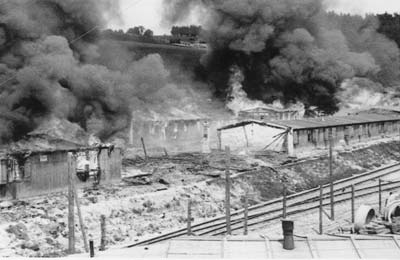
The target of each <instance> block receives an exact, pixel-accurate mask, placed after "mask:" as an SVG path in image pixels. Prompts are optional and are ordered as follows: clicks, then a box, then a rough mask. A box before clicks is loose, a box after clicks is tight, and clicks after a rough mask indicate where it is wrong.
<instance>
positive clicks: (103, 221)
mask: <svg viewBox="0 0 400 260" xmlns="http://www.w3.org/2000/svg"><path fill="white" fill-rule="evenodd" d="M100 229H101V240H100V249H99V250H100V251H105V250H106V216H104V215H101V217H100Z"/></svg>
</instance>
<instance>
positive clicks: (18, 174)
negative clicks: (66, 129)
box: [0, 146, 122, 199]
mask: <svg viewBox="0 0 400 260" xmlns="http://www.w3.org/2000/svg"><path fill="white" fill-rule="evenodd" d="M121 161H122V158H121V150H120V149H118V148H115V147H113V146H99V147H91V148H80V149H73V150H49V151H20V152H13V153H10V154H7V155H4V156H3V157H2V159H1V160H0V165H1V166H0V199H22V198H29V197H32V196H40V195H48V194H51V193H55V192H61V191H65V189H66V188H67V187H68V176H69V174H71V172H72V175H73V176H74V179H75V180H74V181H75V184H76V186H77V187H90V186H92V185H93V184H109V183H113V182H116V181H120V179H121ZM82 162H84V163H85V164H84V165H82ZM82 168H83V169H82Z"/></svg>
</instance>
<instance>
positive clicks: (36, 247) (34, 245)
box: [21, 241, 40, 251]
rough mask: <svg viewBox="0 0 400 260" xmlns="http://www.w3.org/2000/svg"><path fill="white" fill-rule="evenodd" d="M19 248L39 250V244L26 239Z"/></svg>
mask: <svg viewBox="0 0 400 260" xmlns="http://www.w3.org/2000/svg"><path fill="white" fill-rule="evenodd" d="M21 248H22V249H30V250H33V251H39V250H40V247H39V245H38V244H37V243H35V242H33V241H27V242H25V243H23V244H22V245H21Z"/></svg>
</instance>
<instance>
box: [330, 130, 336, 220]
mask: <svg viewBox="0 0 400 260" xmlns="http://www.w3.org/2000/svg"><path fill="white" fill-rule="evenodd" d="M329 181H330V197H331V220H335V207H334V205H335V198H334V194H333V136H332V128H330V129H329Z"/></svg>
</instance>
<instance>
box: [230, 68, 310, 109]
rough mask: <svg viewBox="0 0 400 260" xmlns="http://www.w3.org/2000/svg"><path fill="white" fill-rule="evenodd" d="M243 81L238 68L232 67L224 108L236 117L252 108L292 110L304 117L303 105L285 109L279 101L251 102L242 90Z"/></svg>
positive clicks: (299, 104)
mask: <svg viewBox="0 0 400 260" xmlns="http://www.w3.org/2000/svg"><path fill="white" fill-rule="evenodd" d="M243 80H244V75H243V72H242V71H241V70H240V68H239V67H238V66H232V68H231V77H230V80H229V85H230V93H229V94H228V98H227V99H228V103H227V104H226V107H227V108H228V109H229V110H230V111H232V112H233V113H234V114H235V116H238V115H239V113H240V112H241V111H244V110H251V109H254V108H274V109H293V110H298V111H300V114H301V115H304V112H305V108H304V104H302V103H300V102H297V103H296V104H291V105H290V106H289V107H287V106H286V107H285V106H284V105H283V104H282V102H281V101H279V100H275V101H274V102H273V103H271V104H266V103H264V102H262V101H260V100H251V99H250V98H249V97H248V96H247V93H246V92H245V91H244V89H243V85H242V82H243Z"/></svg>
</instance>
